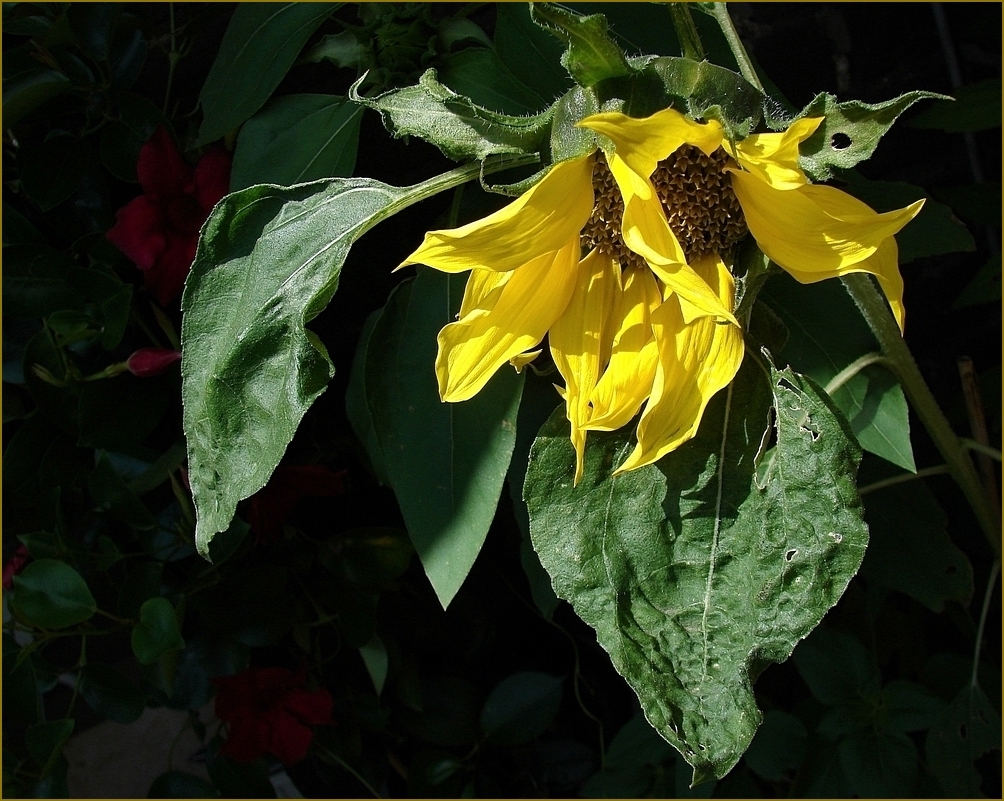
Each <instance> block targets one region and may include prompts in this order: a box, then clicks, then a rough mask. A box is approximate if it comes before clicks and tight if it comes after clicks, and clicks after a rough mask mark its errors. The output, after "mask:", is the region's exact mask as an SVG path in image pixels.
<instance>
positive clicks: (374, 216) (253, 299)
mask: <svg viewBox="0 0 1004 801" xmlns="http://www.w3.org/2000/svg"><path fill="white" fill-rule="evenodd" d="M417 193H419V190H416V189H415V188H414V187H410V188H398V187H392V186H387V185H386V184H382V183H379V182H377V181H371V180H367V179H362V178H346V179H340V178H334V179H331V180H328V181H319V182H316V183H312V184H301V185H300V186H297V187H293V188H289V189H283V188H280V187H276V186H253V187H250V188H249V189H245V190H243V191H241V192H236V193H234V194H232V195H228V196H227V197H226V198H224V199H223V201H221V202H220V204H219V205H218V206H217V207H216V209H215V210H214V211H213V213H212V214H211V215H210V217H209V220H208V221H207V222H206V225H205V227H204V228H203V233H202V238H201V240H200V242H199V247H198V251H197V253H196V256H195V263H194V264H193V265H192V272H191V274H190V275H189V277H188V283H187V284H186V287H185V295H184V298H183V300H182V309H183V310H184V313H185V314H184V321H183V325H182V352H183V353H184V356H183V357H182V399H183V401H184V427H185V435H186V437H187V438H188V464H189V478H190V480H191V484H192V494H193V498H194V500H195V508H196V513H197V526H196V544H197V546H198V548H199V551H200V552H201V553H202V554H203V555H208V547H209V541H210V540H211V539H212V538H213V536H214V535H215V534H217V533H218V532H220V531H225V530H226V529H227V527H228V526H229V525H230V520H231V518H232V517H233V515H234V511H235V509H236V508H237V502H238V501H240V500H242V499H244V498H247V497H248V496H250V495H251V494H253V493H255V492H257V491H258V490H259V489H261V488H262V487H263V486H264V485H265V482H266V481H268V478H269V476H270V475H271V474H272V471H273V470H274V469H275V467H276V465H278V464H279V460H280V459H281V458H282V454H283V453H284V452H285V450H286V446H287V445H288V444H289V443H290V441H291V440H292V438H293V434H294V433H295V432H296V428H297V426H298V425H299V423H300V420H301V419H302V418H303V415H304V414H305V413H306V411H307V409H308V408H309V407H310V405H311V404H312V403H313V402H314V400H315V399H316V398H317V396H318V395H320V393H321V392H323V391H324V388H325V386H326V385H327V382H328V380H329V379H330V378H331V376H332V375H333V374H334V367H333V365H332V364H331V360H330V359H329V358H328V354H327V351H326V350H325V348H324V346H323V345H322V344H321V342H320V341H319V340H318V339H317V338H316V337H315V336H314V335H313V334H312V333H311V332H309V331H308V330H307V329H306V327H305V325H306V323H307V322H308V321H309V320H310V319H311V318H313V317H314V316H316V315H317V314H318V313H319V312H320V311H321V310H322V309H323V308H324V307H325V306H326V305H327V303H328V301H329V300H330V299H331V297H332V295H333V294H334V292H335V289H336V288H337V285H338V277H339V274H340V272H341V268H342V264H343V263H344V262H345V257H346V256H347V254H348V251H349V248H350V246H351V245H352V243H353V242H355V241H356V239H358V238H359V237H360V236H362V234H363V233H365V232H366V231H367V230H369V229H370V228H371V227H372V226H374V225H376V224H377V223H378V222H380V221H381V220H383V219H385V218H386V217H388V216H390V215H391V214H393V213H395V211H397V210H398V209H400V208H401V207H402V204H404V205H407V203H408V202H413V200H414V199H415V198H416V197H417V196H418V194H417Z"/></svg>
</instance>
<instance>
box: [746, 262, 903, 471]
mask: <svg viewBox="0 0 1004 801" xmlns="http://www.w3.org/2000/svg"><path fill="white" fill-rule="evenodd" d="M759 298H760V299H762V300H763V301H764V302H765V303H766V304H767V306H768V307H769V308H770V309H771V310H772V311H773V312H774V313H775V314H777V316H778V317H779V318H780V319H781V321H782V322H783V323H784V325H785V326H786V327H787V329H788V333H789V337H788V340H787V342H786V343H785V346H784V349H783V350H782V351H781V353H780V356H779V358H780V360H781V361H786V362H787V363H788V364H789V365H791V367H792V368H793V369H795V370H797V371H799V372H800V373H803V374H804V375H807V376H809V378H811V379H812V380H813V381H815V382H817V383H818V384H821V385H823V386H826V385H827V384H829V382H830V381H832V380H833V379H834V378H835V377H836V376H837V374H838V373H840V371H841V370H843V369H844V368H845V367H847V366H849V365H850V364H852V363H853V362H854V361H855V360H856V359H858V358H860V357H861V356H864V355H866V354H868V353H875V352H877V351H878V343H877V342H876V341H875V337H874V336H873V335H872V333H871V330H870V329H869V328H868V325H867V323H866V322H865V321H864V319H863V318H862V317H861V313H860V312H859V311H858V309H857V307H856V306H855V305H854V302H853V301H852V300H851V299H850V296H849V295H848V294H847V292H846V291H845V290H844V288H843V287H842V286H840V284H838V283H837V282H836V281H821V282H819V283H817V284H810V285H802V284H799V283H798V282H797V281H795V279H794V278H791V277H790V276H789V275H787V274H786V273H780V274H778V275H775V276H773V277H772V278H771V280H770V281H769V282H768V283H767V285H766V286H765V287H764V289H763V291H762V292H761V293H760V295H759ZM907 325H909V321H908V322H907ZM832 397H833V402H834V403H835V404H836V405H837V407H838V408H839V409H840V411H841V412H843V413H844V415H845V416H846V417H847V420H848V422H850V424H851V429H852V430H853V431H854V435H855V436H856V437H857V439H858V443H859V444H860V445H861V447H862V448H864V449H865V450H867V451H870V452H871V453H874V454H876V455H877V456H881V457H882V458H883V459H886V460H888V461H890V462H892V463H893V464H895V465H898V466H899V467H902V468H903V469H904V470H909V471H910V472H915V471H916V469H917V468H916V465H915V463H914V459H913V447H912V445H911V443H910V416H909V410H908V408H907V405H906V397H905V396H904V395H903V390H902V388H901V387H900V386H899V384H898V383H896V380H895V379H894V378H893V376H892V374H891V373H890V372H889V371H888V370H886V369H885V368H884V367H881V366H879V365H877V364H873V365H869V366H868V367H866V368H864V369H863V370H862V371H861V372H859V373H858V374H857V375H855V376H853V377H852V378H850V379H849V380H848V381H847V382H846V383H845V384H843V386H841V387H840V388H839V389H836V390H834V392H833V395H832Z"/></svg>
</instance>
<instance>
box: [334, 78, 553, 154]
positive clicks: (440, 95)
mask: <svg viewBox="0 0 1004 801" xmlns="http://www.w3.org/2000/svg"><path fill="white" fill-rule="evenodd" d="M358 86H359V83H358V82H357V83H356V84H355V85H354V86H353V87H352V88H351V89H350V90H349V98H350V99H351V100H353V101H355V102H356V103H360V104H362V105H364V106H366V107H368V108H372V109H374V110H375V111H379V112H380V116H381V117H382V118H383V123H384V125H385V126H386V127H387V130H389V131H390V132H391V133H392V134H393V135H394V136H395V137H397V138H400V137H402V136H409V135H411V136H417V137H419V138H420V139H424V140H425V141H427V142H431V143H432V144H434V145H435V146H436V147H438V148H439V149H440V150H441V151H442V152H443V154H444V155H446V156H447V157H448V158H451V159H457V160H460V159H467V158H476V159H484V158H485V157H487V156H489V155H491V154H492V153H532V152H534V151H536V150H538V149H539V147H540V144H541V142H542V141H543V139H544V135H545V134H546V133H547V130H548V127H549V125H550V121H551V111H550V110H547V111H545V112H543V113H541V114H537V115H535V116H532V117H511V116H508V115H506V114H499V113H497V112H494V111H489V110H488V109H486V108H482V107H481V106H478V105H476V104H475V103H474V102H473V101H472V100H470V99H469V98H467V97H464V96H463V95H460V94H457V93H456V92H454V91H453V90H452V89H450V88H449V87H447V86H444V85H443V84H441V83H440V82H439V80H438V79H437V76H436V71H435V70H434V69H429V70H426V71H425V73H423V75H422V77H421V78H419V79H418V84H416V85H415V86H407V87H405V88H404V89H392V90H391V91H389V92H385V93H384V94H382V95H378V96H377V97H373V98H367V97H363V96H362V95H360V94H358V92H357V89H358Z"/></svg>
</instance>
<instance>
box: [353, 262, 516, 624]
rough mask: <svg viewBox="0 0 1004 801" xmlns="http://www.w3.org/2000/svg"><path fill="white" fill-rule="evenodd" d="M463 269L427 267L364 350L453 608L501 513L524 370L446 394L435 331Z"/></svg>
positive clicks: (388, 434)
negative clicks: (464, 396)
mask: <svg viewBox="0 0 1004 801" xmlns="http://www.w3.org/2000/svg"><path fill="white" fill-rule="evenodd" d="M465 284H466V277H465V276H458V275H447V274H443V273H439V272H436V271H434V270H429V269H423V270H422V271H421V272H420V273H419V275H418V277H417V278H416V279H415V280H414V281H413V282H408V283H405V284H402V285H401V286H400V287H398V288H397V290H395V292H394V293H393V294H392V295H391V297H390V299H389V300H388V301H387V305H386V307H385V308H384V313H383V315H382V316H381V317H380V318H379V320H377V322H376V325H375V326H374V328H373V333H372V335H371V337H370V340H369V344H368V347H367V350H366V354H367V355H366V367H365V370H366V373H365V385H366V401H367V405H368V406H369V409H370V413H371V415H372V419H373V427H374V430H375V431H376V437H377V440H378V442H379V446H380V452H381V453H382V454H383V460H384V467H385V468H386V471H387V477H388V479H389V481H390V484H391V486H392V487H393V489H394V494H395V495H396V496H397V500H398V503H399V504H400V506H401V513H402V515H403V516H404V521H405V523H406V524H407V527H408V534H409V535H410V537H411V541H412V543H413V544H414V546H415V550H416V551H417V552H418V556H419V558H420V559H421V560H422V567H424V568H425V573H426V575H427V576H428V577H429V581H430V582H432V586H433V587H434V588H435V590H436V595H437V596H438V597H439V601H440V603H441V604H442V605H443V607H444V608H445V607H446V606H447V604H449V603H450V601H451V600H452V599H453V596H454V595H455V594H456V592H457V590H459V589H460V585H461V584H462V583H463V581H464V579H465V578H466V577H467V573H468V572H469V571H470V569H471V566H472V565H473V564H474V560H475V559H476V558H477V555H478V552H479V551H480V550H481V545H482V544H483V543H484V541H485V536H486V535H487V534H488V527H489V526H490V525H491V522H492V519H493V518H494V517H495V507H496V506H497V505H498V501H499V496H500V494H501V492H502V482H503V481H504V480H505V476H506V472H507V471H508V469H509V461H510V459H511V457H512V452H513V447H514V445H515V442H516V414H517V412H518V410H519V401H520V395H521V393H522V390H523V376H522V375H517V374H516V373H515V371H513V370H512V369H511V368H508V367H504V368H502V369H500V370H499V371H498V373H496V374H495V376H494V377H493V378H492V379H491V380H490V381H489V382H488V384H487V385H486V386H485V388H484V389H482V390H481V391H480V392H479V393H478V394H477V395H475V396H474V397H473V398H471V399H470V400H468V401H464V402H463V403H443V402H441V401H440V399H439V390H438V387H437V383H436V372H435V369H434V365H435V361H436V335H437V334H438V333H439V330H440V329H441V328H442V327H443V326H444V325H446V324H447V323H449V322H451V321H453V320H455V319H456V316H455V315H456V312H457V311H458V310H459V308H460V299H461V297H462V295H463V290H464V285H465Z"/></svg>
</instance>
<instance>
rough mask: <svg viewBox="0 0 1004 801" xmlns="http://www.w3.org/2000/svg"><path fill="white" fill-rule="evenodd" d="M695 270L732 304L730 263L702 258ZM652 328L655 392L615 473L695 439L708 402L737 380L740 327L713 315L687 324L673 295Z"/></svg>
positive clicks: (655, 314) (656, 315)
mask: <svg viewBox="0 0 1004 801" xmlns="http://www.w3.org/2000/svg"><path fill="white" fill-rule="evenodd" d="M695 269H696V270H697V271H698V272H699V273H700V274H701V275H703V276H705V277H706V279H707V280H708V281H709V282H711V283H712V284H713V285H714V286H715V288H716V289H717V290H718V292H719V295H720V297H721V299H722V302H723V303H726V304H727V305H728V306H729V308H730V309H731V307H732V304H733V303H734V295H735V286H734V283H733V281H732V276H731V275H730V274H729V271H728V269H727V268H726V267H725V265H724V264H723V263H722V262H721V261H720V260H717V259H702V260H701V262H700V263H699V264H696V265H695ZM652 329H653V331H654V332H655V339H656V342H657V343H658V348H659V364H658V367H657V369H656V375H655V382H654V384H653V387H652V397H651V398H650V399H649V402H648V404H647V405H646V407H645V411H644V412H642V415H641V420H640V421H639V422H638V444H637V446H636V447H635V449H634V451H633V452H632V453H631V455H630V456H629V457H628V459H627V461H625V462H624V464H622V465H621V466H620V467H619V468H618V469H617V471H616V473H622V472H625V471H627V470H634V469H636V468H639V467H643V466H645V465H647V464H652V463H653V462H656V461H658V460H659V459H660V458H662V457H663V456H665V455H666V454H667V453H669V452H671V451H673V450H675V449H676V448H678V447H679V446H680V445H682V444H683V443H684V442H686V441H687V440H689V439H691V438H692V437H693V436H694V434H696V433H697V429H698V427H699V426H700V423H701V417H702V416H703V414H704V409H705V407H706V406H707V405H708V401H710V400H711V398H712V397H713V396H714V395H715V393H717V392H718V391H719V390H721V389H722V388H723V387H725V386H727V385H728V384H729V382H731V381H732V379H733V378H734V377H735V374H736V372H737V371H738V370H739V365H740V364H741V363H742V360H743V334H742V331H741V330H740V329H739V327H738V326H736V325H733V324H731V323H726V322H723V321H720V320H715V319H713V318H710V317H702V318H699V319H697V320H694V321H693V322H692V323H686V322H685V321H684V319H683V313H682V312H681V310H680V307H679V304H678V303H675V302H674V299H673V298H670V299H669V300H668V301H666V302H665V303H663V304H662V305H661V306H660V307H659V308H658V309H656V310H655V311H654V312H653V313H652Z"/></svg>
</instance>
